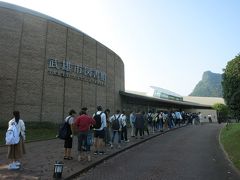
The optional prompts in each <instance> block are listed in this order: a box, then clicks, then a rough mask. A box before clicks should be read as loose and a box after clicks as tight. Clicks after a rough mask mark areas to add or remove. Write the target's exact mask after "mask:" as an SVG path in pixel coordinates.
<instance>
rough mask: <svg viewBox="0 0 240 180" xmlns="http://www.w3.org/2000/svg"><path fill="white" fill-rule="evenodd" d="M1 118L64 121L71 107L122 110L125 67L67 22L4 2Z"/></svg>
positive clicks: (0, 40)
mask: <svg viewBox="0 0 240 180" xmlns="http://www.w3.org/2000/svg"><path fill="white" fill-rule="evenodd" d="M0 24H1V26H0V120H8V119H9V118H10V117H11V116H12V111H13V110H19V111H20V112H21V116H22V117H23V119H25V120H26V121H53V122H60V121H62V119H63V117H64V116H66V115H67V112H68V111H69V110H70V109H72V108H73V109H75V110H76V111H79V110H80V108H81V107H83V106H86V107H88V109H89V113H93V112H94V111H95V110H96V106H97V105H102V107H103V108H109V109H111V111H115V110H116V109H117V108H121V99H120V95H119V91H124V63H123V61H122V60H121V58H120V57H119V56H118V55H117V54H116V53H114V52H113V51H112V50H110V49H109V48H107V47H105V46H104V45H102V44H101V43H99V42H98V41H96V40H95V39H93V38H91V37H89V36H88V35H86V34H84V33H83V32H81V31H79V30H77V29H75V28H74V27H71V26H69V25H67V24H65V23H63V22H60V21H58V20H56V19H53V18H51V17H48V16H46V15H43V14H40V13H37V12H34V11H31V10H28V9H25V8H22V7H19V6H15V5H11V4H7V3H2V2H0Z"/></svg>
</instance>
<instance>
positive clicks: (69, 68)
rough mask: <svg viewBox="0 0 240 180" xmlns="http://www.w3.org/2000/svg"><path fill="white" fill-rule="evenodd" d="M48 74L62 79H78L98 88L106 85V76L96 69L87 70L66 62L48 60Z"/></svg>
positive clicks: (87, 68)
mask: <svg viewBox="0 0 240 180" xmlns="http://www.w3.org/2000/svg"><path fill="white" fill-rule="evenodd" d="M48 73H49V74H50V75H54V76H61V77H64V78H72V79H78V80H81V81H86V82H89V83H94V84H97V85H100V86H105V85H106V80H107V75H106V73H105V72H103V71H100V70H98V69H94V68H89V67H87V66H83V65H82V64H73V63H71V62H70V61H67V60H62V61H61V60H58V59H53V58H50V59H48Z"/></svg>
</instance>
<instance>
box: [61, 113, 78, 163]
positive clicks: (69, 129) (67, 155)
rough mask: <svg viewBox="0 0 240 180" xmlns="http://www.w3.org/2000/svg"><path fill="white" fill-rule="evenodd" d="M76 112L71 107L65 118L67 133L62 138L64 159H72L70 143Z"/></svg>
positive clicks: (71, 141)
mask: <svg viewBox="0 0 240 180" xmlns="http://www.w3.org/2000/svg"><path fill="white" fill-rule="evenodd" d="M75 115H76V112H75V111H74V110H73V109H71V110H70V111H69V113H68V116H67V117H66V118H65V120H64V122H65V123H66V125H67V126H66V127H67V134H66V137H65V138H64V159H66V160H72V159H73V157H72V156H71V150H72V143H73V125H74V119H75Z"/></svg>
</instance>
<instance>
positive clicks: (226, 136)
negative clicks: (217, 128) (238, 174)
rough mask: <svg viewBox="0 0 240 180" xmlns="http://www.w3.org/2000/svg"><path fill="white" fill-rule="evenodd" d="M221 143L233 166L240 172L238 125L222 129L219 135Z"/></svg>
mask: <svg viewBox="0 0 240 180" xmlns="http://www.w3.org/2000/svg"><path fill="white" fill-rule="evenodd" d="M220 140H221V143H222V144H223V146H224V149H225V151H226V152H227V153H228V156H229V158H230V159H231V161H232V162H233V164H234V165H235V166H236V167H237V168H238V169H239V170H240V123H231V124H229V126H228V128H226V127H224V129H223V130H222V132H221V135H220Z"/></svg>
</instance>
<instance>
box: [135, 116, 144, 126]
mask: <svg viewBox="0 0 240 180" xmlns="http://www.w3.org/2000/svg"><path fill="white" fill-rule="evenodd" d="M135 127H136V128H142V129H143V128H144V117H143V115H142V114H141V113H137V114H136V120H135Z"/></svg>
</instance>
